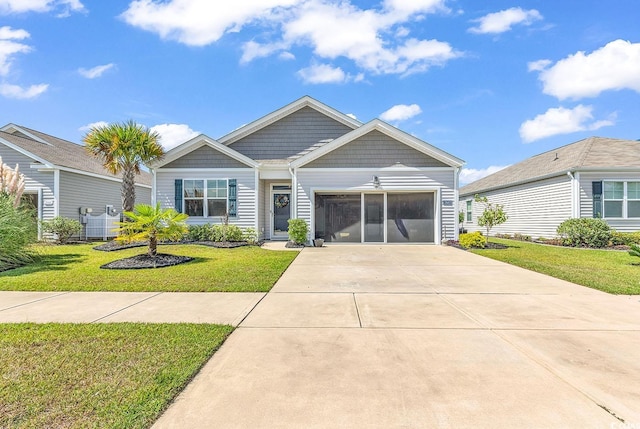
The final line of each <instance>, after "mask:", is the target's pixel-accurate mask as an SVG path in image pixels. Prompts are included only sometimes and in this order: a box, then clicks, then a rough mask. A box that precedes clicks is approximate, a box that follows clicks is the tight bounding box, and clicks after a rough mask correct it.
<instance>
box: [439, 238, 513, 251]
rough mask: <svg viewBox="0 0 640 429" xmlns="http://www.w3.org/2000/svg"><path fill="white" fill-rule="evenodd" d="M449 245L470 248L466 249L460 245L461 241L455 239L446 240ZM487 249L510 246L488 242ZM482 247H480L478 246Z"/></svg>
mask: <svg viewBox="0 0 640 429" xmlns="http://www.w3.org/2000/svg"><path fill="white" fill-rule="evenodd" d="M446 245H447V246H451V247H455V248H457V249H462V250H469V249H465V248H464V247H462V246H461V245H460V243H459V242H457V241H455V240H449V241H447V242H446ZM484 248H485V249H508V248H509V246H505V245H504V244H500V243H491V242H489V243H487V244H486V245H485V247H484ZM478 249H480V248H478Z"/></svg>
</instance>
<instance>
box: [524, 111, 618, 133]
mask: <svg viewBox="0 0 640 429" xmlns="http://www.w3.org/2000/svg"><path fill="white" fill-rule="evenodd" d="M592 111H593V106H583V105H582V104H579V105H577V106H576V107H574V108H573V109H566V108H564V107H558V108H551V109H549V110H547V111H546V112H545V113H543V114H541V115H538V116H536V117H535V118H533V119H529V120H528V121H525V122H523V123H522V125H521V126H520V137H521V138H522V140H523V141H524V142H525V143H531V142H533V141H536V140H540V139H543V138H545V137H550V136H555V135H558V134H570V133H575V132H578V131H593V130H597V129H599V128H602V127H606V126H610V125H615V119H616V115H615V113H614V114H612V115H610V116H609V118H607V119H603V120H594V118H593V113H592Z"/></svg>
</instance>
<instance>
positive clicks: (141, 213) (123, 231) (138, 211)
mask: <svg viewBox="0 0 640 429" xmlns="http://www.w3.org/2000/svg"><path fill="white" fill-rule="evenodd" d="M124 215H125V216H126V217H127V218H129V222H120V228H118V230H117V231H118V233H119V235H118V237H117V238H116V240H118V241H124V242H129V243H130V242H132V241H147V240H149V248H148V251H147V254H148V255H149V256H150V257H152V258H154V257H155V256H156V255H157V254H158V240H179V239H181V238H182V237H183V236H184V234H186V233H187V231H188V230H189V228H188V227H187V223H186V222H185V221H186V220H187V218H189V216H188V215H186V214H184V213H178V212H177V211H175V210H174V209H166V210H162V209H161V208H160V203H158V204H156V206H155V207H154V206H150V205H148V204H137V205H136V207H135V211H132V212H124Z"/></svg>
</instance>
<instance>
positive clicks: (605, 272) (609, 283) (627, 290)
mask: <svg viewBox="0 0 640 429" xmlns="http://www.w3.org/2000/svg"><path fill="white" fill-rule="evenodd" d="M491 241H492V242H495V243H501V244H504V245H507V246H509V248H508V249H474V250H472V251H473V252H474V253H477V254H478V255H482V256H486V257H488V258H492V259H496V260H498V261H503V262H507V263H509V264H512V265H517V266H519V267H522V268H527V269H529V270H532V271H536V272H539V273H543V274H548V275H550V276H553V277H556V278H559V279H563V280H568V281H570V282H573V283H577V284H579V285H583V286H587V287H590V288H593V289H599V290H601V291H604V292H608V293H613V294H629V295H638V294H640V265H634V264H638V263H639V262H640V260H638V258H634V257H632V256H630V255H629V254H628V253H627V252H621V251H614V250H595V249H576V248H571V247H558V246H545V245H541V244H535V243H527V242H523V241H516V240H503V239H493V238H492V239H491Z"/></svg>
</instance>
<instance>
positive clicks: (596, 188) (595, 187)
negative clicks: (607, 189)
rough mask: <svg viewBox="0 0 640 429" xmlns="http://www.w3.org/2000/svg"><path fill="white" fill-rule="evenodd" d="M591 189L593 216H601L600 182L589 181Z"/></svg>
mask: <svg viewBox="0 0 640 429" xmlns="http://www.w3.org/2000/svg"><path fill="white" fill-rule="evenodd" d="M591 189H592V191H593V193H592V194H593V217H594V218H601V217H602V182H591Z"/></svg>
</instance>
